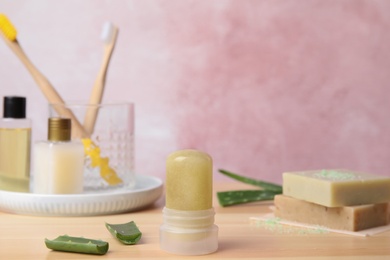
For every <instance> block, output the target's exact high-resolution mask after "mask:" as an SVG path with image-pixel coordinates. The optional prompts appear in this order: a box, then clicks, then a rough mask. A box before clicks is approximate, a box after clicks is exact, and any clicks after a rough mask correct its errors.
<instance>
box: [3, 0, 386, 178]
mask: <svg viewBox="0 0 390 260" xmlns="http://www.w3.org/2000/svg"><path fill="white" fill-rule="evenodd" d="M0 12H3V13H5V14H7V15H8V16H9V18H10V19H11V20H12V22H13V23H14V25H15V26H16V27H17V29H18V39H19V41H20V43H21V45H22V46H23V47H24V49H25V51H26V53H27V54H28V55H29V56H30V58H31V59H32V60H33V62H34V63H35V64H36V65H37V66H38V67H39V68H40V70H41V71H42V72H43V73H44V74H45V75H46V76H47V77H48V78H49V79H50V81H51V82H52V83H53V84H54V85H55V86H56V88H57V89H58V91H59V92H60V93H61V95H62V96H63V98H64V99H65V100H72V99H78V100H79V99H87V98H88V97H89V93H90V90H91V87H92V85H93V82H94V79H95V76H96V74H97V71H98V69H99V66H100V61H101V57H102V47H103V46H102V42H101V41H100V38H99V37H100V33H101V28H102V25H103V23H104V22H105V21H107V20H109V21H111V22H113V23H115V24H116V25H118V26H119V28H120V34H119V38H118V44H117V47H116V50H115V52H114V56H113V59H112V62H111V66H110V70H109V74H108V79H107V88H106V93H105V100H127V101H133V102H135V103H136V107H137V108H136V168H137V172H138V173H139V174H148V175H154V176H159V177H161V178H164V176H165V158H166V157H167V155H168V154H169V153H170V152H172V151H175V150H178V149H183V148H196V149H200V150H203V151H205V152H208V153H209V154H210V155H211V156H212V157H213V159H214V167H215V178H217V179H224V178H223V177H222V176H221V175H219V174H218V173H217V169H218V168H224V169H228V170H231V171H235V172H238V173H241V174H244V175H248V176H253V177H255V178H261V179H264V180H269V181H275V182H281V174H282V172H284V171H292V170H306V169H322V168H350V169H354V170H360V171H370V172H374V173H378V174H382V175H388V176H390V172H389V168H390V120H389V119H390V118H389V117H390V115H389V111H390V88H389V82H390V1H387V0H376V1H375V0H366V1H365V0H307V1H304V0H302V1H294V0H264V1H261V0H253V1H246V0H230V1H229V0H224V1H222V0H214V1H189V0H186V1H183V0H169V1H168V0H165V1H162V0H160V1H151V0H150V1H144V0H142V1H141V0H133V1H130V0H129V1H120V0H118V1H102V0H84V1H76V0H70V1H49V0H37V1H27V0H18V1H9V0H3V1H1V2H0ZM0 82H1V84H0V85H1V87H0V95H1V96H4V95H15V94H16V95H25V96H27V98H28V102H29V103H28V115H29V117H30V118H32V119H33V120H34V135H33V137H34V140H36V139H44V138H45V136H46V118H47V110H48V109H47V102H46V100H45V99H44V97H43V95H42V94H41V93H40V91H39V90H38V88H37V87H36V85H35V83H34V81H33V80H32V78H31V77H30V75H29V74H28V73H27V71H26V70H25V68H24V67H23V65H22V64H21V62H20V61H19V60H18V59H17V58H16V56H15V55H14V54H13V53H12V52H11V51H10V50H9V48H8V47H7V46H6V45H5V44H4V43H2V42H0Z"/></svg>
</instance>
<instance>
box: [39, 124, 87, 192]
mask: <svg viewBox="0 0 390 260" xmlns="http://www.w3.org/2000/svg"><path fill="white" fill-rule="evenodd" d="M33 153H34V172H33V173H34V186H33V187H34V190H33V191H34V193H44V194H75V193H82V192H83V170H84V147H83V145H82V143H81V142H76V141H71V120H70V119H68V118H49V127H48V141H40V142H37V143H35V144H34V151H33Z"/></svg>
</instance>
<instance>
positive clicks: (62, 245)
mask: <svg viewBox="0 0 390 260" xmlns="http://www.w3.org/2000/svg"><path fill="white" fill-rule="evenodd" d="M45 244H46V247H47V248H49V249H52V250H56V251H65V252H73V253H83V254H94V255H104V254H105V253H107V251H108V248H109V244H108V243H107V242H105V241H102V240H95V239H89V238H84V237H72V236H68V235H64V236H59V237H57V238H55V239H53V240H50V239H47V238H45Z"/></svg>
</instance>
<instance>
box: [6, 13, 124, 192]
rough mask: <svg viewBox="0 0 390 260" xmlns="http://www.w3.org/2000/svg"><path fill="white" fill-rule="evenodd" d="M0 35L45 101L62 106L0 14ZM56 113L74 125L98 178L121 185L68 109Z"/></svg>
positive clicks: (59, 99)
mask: <svg viewBox="0 0 390 260" xmlns="http://www.w3.org/2000/svg"><path fill="white" fill-rule="evenodd" d="M0 31H1V32H2V33H0V35H2V36H3V38H4V41H5V42H6V44H7V45H8V46H9V47H10V48H11V49H12V51H13V52H14V53H15V54H16V55H17V56H18V57H19V59H20V60H21V61H22V62H23V64H24V65H25V66H26V68H27V70H28V71H29V72H30V74H31V75H32V77H33V78H34V80H35V82H36V83H37V84H38V86H39V88H40V89H41V91H42V92H43V94H44V95H45V96H46V99H47V100H48V101H49V102H50V103H56V104H64V101H63V99H62V98H61V96H60V95H59V94H58V93H57V91H56V90H55V88H54V87H53V86H52V85H51V84H50V82H49V81H48V80H47V79H46V77H45V76H44V75H43V74H42V73H41V72H40V71H39V70H38V69H37V68H36V67H35V66H34V65H33V64H32V62H31V61H30V60H29V59H28V57H27V55H26V54H25V53H24V51H23V49H22V47H21V46H20V45H19V42H18V40H17V38H16V36H17V31H16V29H15V27H14V26H13V25H12V23H11V22H10V21H9V19H8V18H7V16H5V15H4V14H1V13H0ZM57 113H58V114H59V115H61V116H64V117H69V118H70V119H71V120H72V121H73V122H74V124H72V132H75V133H76V134H75V136H76V137H80V138H83V139H82V140H83V143H84V148H85V151H86V154H88V155H90V156H91V159H92V160H95V164H96V165H97V166H100V176H101V177H102V178H103V179H104V180H105V181H106V182H107V183H109V184H110V185H117V184H120V183H123V181H122V180H121V179H120V178H119V177H118V175H117V174H116V172H115V170H114V169H112V168H111V167H110V166H109V165H108V163H109V162H108V160H107V158H102V157H101V156H100V149H99V147H97V146H96V145H95V144H94V143H93V142H92V140H91V139H90V138H89V137H88V133H87V132H86V131H85V129H84V127H83V126H82V125H81V124H80V122H79V121H78V119H77V118H76V116H75V115H74V114H73V112H72V111H71V110H69V109H62V108H57Z"/></svg>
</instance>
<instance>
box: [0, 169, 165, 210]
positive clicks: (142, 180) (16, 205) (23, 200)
mask: <svg viewBox="0 0 390 260" xmlns="http://www.w3.org/2000/svg"><path fill="white" fill-rule="evenodd" d="M162 191H163V183H162V181H161V180H160V179H158V178H156V177H151V176H145V175H139V176H137V177H136V185H135V187H134V188H133V189H123V190H117V191H111V192H105V193H103V192H102V193H93V194H91V193H90V194H71V195H60V194H59V195H57V194H56V195H51V194H33V193H22V192H10V191H1V190H0V211H4V212H10V213H15V214H23V215H38V216H92V215H106V214H115V213H123V212H129V211H135V210H138V209H141V208H144V207H146V206H148V205H150V204H152V203H153V202H154V201H155V200H157V199H158V198H159V197H160V196H161V194H162Z"/></svg>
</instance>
